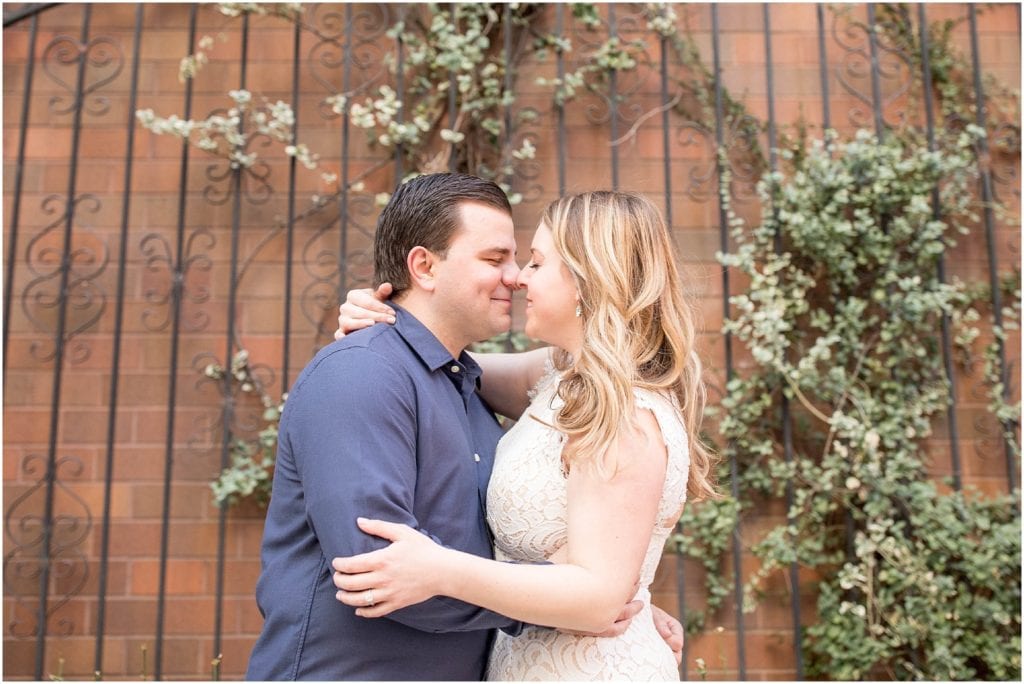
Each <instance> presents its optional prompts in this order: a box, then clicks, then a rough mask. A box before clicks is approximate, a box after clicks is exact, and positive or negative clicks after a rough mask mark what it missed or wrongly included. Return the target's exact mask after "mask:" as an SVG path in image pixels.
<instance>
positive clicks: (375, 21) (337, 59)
mask: <svg viewBox="0 0 1024 684" xmlns="http://www.w3.org/2000/svg"><path fill="white" fill-rule="evenodd" d="M323 7H331V8H332V9H330V10H329V11H325V12H323V13H322V14H321V13H320V9H321V8H323ZM333 7H334V6H331V5H318V6H316V7H315V8H314V10H313V20H314V22H317V21H319V22H320V23H319V24H314V29H313V32H314V33H315V35H316V36H317V37H318V38H319V39H320V40H319V41H318V42H317V43H316V44H314V45H313V47H312V48H310V50H309V56H308V61H309V63H310V65H311V66H312V68H311V70H310V74H311V75H312V76H313V79H314V80H315V81H316V82H317V83H319V84H320V85H321V86H323V89H324V90H325V91H327V92H329V93H332V94H334V95H345V96H346V97H347V98H349V99H351V98H352V97H355V96H356V95H359V94H361V93H365V92H366V91H368V90H369V89H370V87H371V86H372V85H373V84H374V83H377V82H378V81H379V80H380V79H381V77H382V76H383V75H384V74H385V73H386V68H385V64H384V51H383V48H382V47H381V42H380V40H379V38H380V37H381V36H383V35H384V33H385V32H386V30H387V28H388V10H387V8H386V6H385V5H360V8H361V9H360V10H359V11H356V12H355V13H354V14H353V16H352V31H351V36H352V41H353V42H352V44H351V46H346V45H345V43H344V33H345V28H346V26H345V19H344V15H343V13H342V12H341V10H338V9H333ZM346 47H349V64H350V65H351V66H352V67H354V68H355V69H356V71H357V72H369V73H363V74H362V78H361V79H358V80H359V81H360V83H359V84H358V85H357V86H355V87H354V88H350V90H349V91H347V92H341V88H342V87H343V85H342V84H340V79H341V73H342V71H341V70H342V67H343V66H344V65H345V58H346V56H345V51H346ZM374 64H377V69H376V70H375V71H372V72H371V71H369V70H370V69H371V67H372V66H373V65H374ZM319 108H320V116H321V117H322V118H324V119H328V120H330V119H335V118H337V117H338V116H341V114H340V113H338V112H336V111H334V109H333V108H332V107H331V105H328V104H327V102H326V101H325V100H321V101H320V103H319ZM345 111H348V108H347V107H346V108H345Z"/></svg>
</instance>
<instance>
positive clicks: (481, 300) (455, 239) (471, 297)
mask: <svg viewBox="0 0 1024 684" xmlns="http://www.w3.org/2000/svg"><path fill="white" fill-rule="evenodd" d="M459 213H460V221H459V227H458V228H456V230H455V233H454V234H453V235H452V240H451V243H450V245H449V247H448V255H447V256H446V257H445V259H444V260H442V261H440V262H438V263H437V264H436V265H435V270H434V276H435V280H436V289H435V292H434V294H435V304H436V306H437V307H438V311H439V312H441V313H442V315H443V316H444V319H445V321H446V324H447V325H446V327H447V328H448V330H449V331H451V332H452V333H453V334H454V335H455V336H457V337H461V338H462V339H463V340H465V344H467V345H468V344H471V343H473V342H478V341H480V340H486V339H488V338H490V337H493V336H495V335H497V334H499V333H503V332H508V330H509V328H510V327H511V325H512V315H511V314H512V292H513V290H515V288H516V278H517V277H518V276H519V266H517V265H516V262H515V255H516V240H515V232H514V227H513V224H512V217H511V216H509V215H508V214H506V213H505V212H504V211H501V210H500V209H495V208H494V207H490V206H488V205H486V204H479V203H476V202H464V203H462V204H460V205H459Z"/></svg>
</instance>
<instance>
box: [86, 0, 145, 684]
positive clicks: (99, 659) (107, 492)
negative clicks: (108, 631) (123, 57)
mask: <svg viewBox="0 0 1024 684" xmlns="http://www.w3.org/2000/svg"><path fill="white" fill-rule="evenodd" d="M144 8H145V5H143V4H142V3H139V4H138V5H136V6H135V36H134V41H135V42H134V47H133V49H132V77H131V94H130V95H129V97H128V141H127V144H126V149H125V155H124V157H125V164H124V166H125V168H124V201H123V202H122V204H121V245H120V251H119V253H118V257H117V295H116V296H115V302H116V303H115V312H114V344H113V347H112V349H111V354H110V368H111V371H110V406H109V411H108V413H107V454H106V471H105V473H104V478H103V528H102V533H101V538H100V571H99V588H98V589H97V597H96V602H97V609H96V651H95V660H94V664H95V667H94V668H93V674H94V675H95V676H96V678H97V679H99V678H100V677H101V676H102V674H103V638H104V631H105V627H106V615H107V570H108V567H109V561H110V558H109V555H110V505H111V489H112V487H113V481H114V442H115V441H116V439H117V401H118V387H119V379H120V378H119V377H118V376H119V375H120V372H121V336H122V332H123V329H124V300H125V270H126V263H127V260H128V225H129V221H130V216H129V208H130V205H131V197H132V167H133V158H134V156H135V105H136V99H137V96H138V93H139V52H140V48H141V46H142V18H143V10H144Z"/></svg>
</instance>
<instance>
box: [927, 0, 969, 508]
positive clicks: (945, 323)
mask: <svg viewBox="0 0 1024 684" xmlns="http://www.w3.org/2000/svg"><path fill="white" fill-rule="evenodd" d="M917 18H918V24H919V25H920V26H919V30H920V39H921V91H922V92H921V99H922V100H923V101H924V114H925V123H926V125H927V130H928V149H929V150H930V151H932V152H934V151H935V150H936V148H937V145H936V144H935V112H934V109H933V103H932V67H931V56H930V55H929V52H928V51H929V49H930V46H929V43H928V40H929V39H928V20H927V18H926V17H925V7H924V3H921V4H919V5H918V6H917ZM932 219H933V220H935V221H940V220H942V207H941V205H940V203H939V186H938V185H936V186H935V187H934V188H932ZM935 269H936V271H937V273H938V278H939V282H940V283H945V282H946V257H945V254H944V253H942V252H940V253H939V256H938V258H937V259H936V263H935ZM952 347H953V344H952V342H951V335H950V330H949V316H947V315H946V314H945V313H943V314H942V361H943V364H944V365H945V368H946V378H947V379H948V380H949V405H948V406H947V407H946V421H947V422H948V423H949V450H950V459H951V464H952V468H953V488H954V489H956V491H960V490H961V489H963V474H962V471H961V465H960V428H959V427H958V425H957V420H956V409H957V405H956V373H955V371H954V370H953V354H952Z"/></svg>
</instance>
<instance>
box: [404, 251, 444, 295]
mask: <svg viewBox="0 0 1024 684" xmlns="http://www.w3.org/2000/svg"><path fill="white" fill-rule="evenodd" d="M437 260H438V259H437V255H436V254H434V253H433V252H431V251H430V250H429V249H427V248H426V247H421V246H419V245H417V246H416V247H413V248H412V249H410V250H409V255H408V256H407V257H406V258H405V265H406V267H407V268H408V269H409V278H410V280H412V283H413V285H415V286H418V287H419V288H420V289H422V290H426V291H427V292H433V291H434V287H435V283H434V265H435V264H436V263H437Z"/></svg>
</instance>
